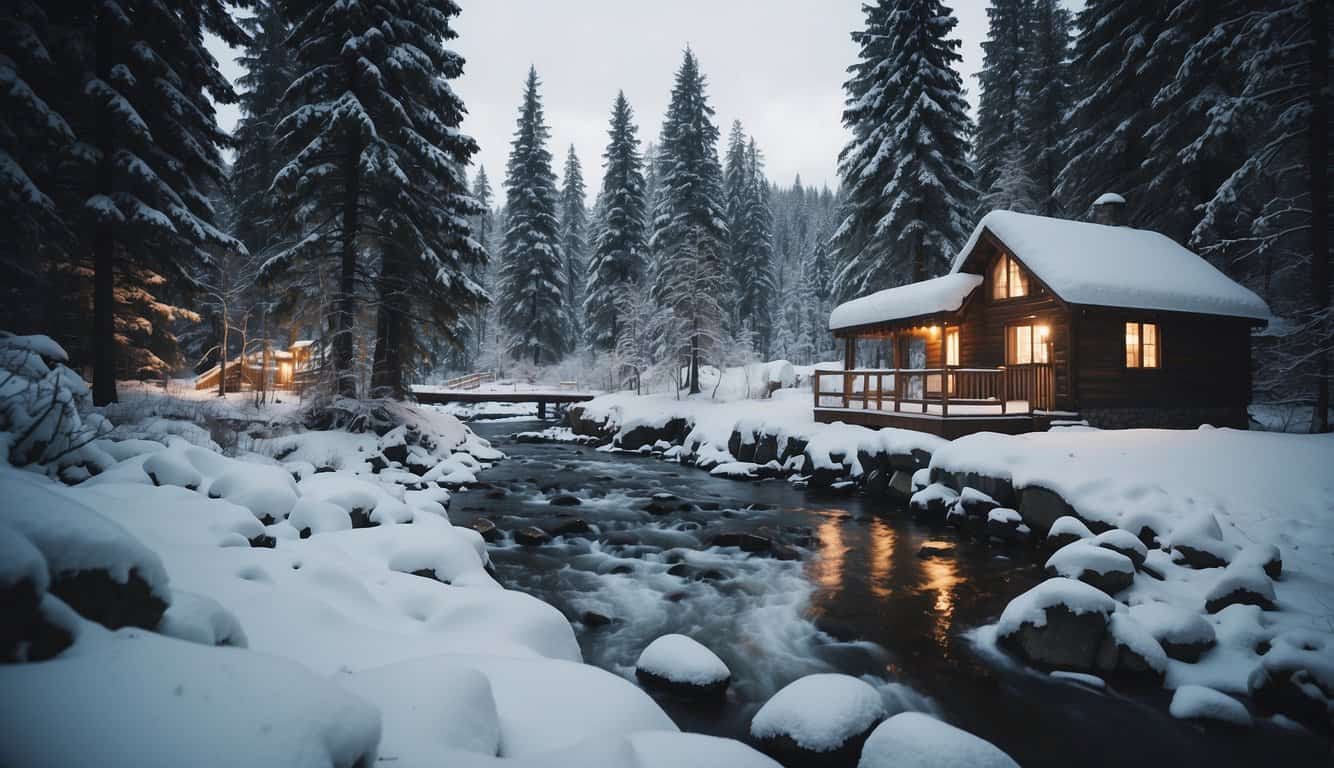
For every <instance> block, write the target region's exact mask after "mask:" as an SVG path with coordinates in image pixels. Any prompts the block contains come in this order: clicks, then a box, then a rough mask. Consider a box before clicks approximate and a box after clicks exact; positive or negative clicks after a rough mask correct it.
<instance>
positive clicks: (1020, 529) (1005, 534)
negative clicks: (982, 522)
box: [986, 507, 1028, 542]
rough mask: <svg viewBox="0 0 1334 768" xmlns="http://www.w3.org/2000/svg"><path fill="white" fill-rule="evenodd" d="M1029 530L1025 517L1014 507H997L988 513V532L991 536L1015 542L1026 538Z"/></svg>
mask: <svg viewBox="0 0 1334 768" xmlns="http://www.w3.org/2000/svg"><path fill="white" fill-rule="evenodd" d="M1027 532H1028V526H1027V525H1024V519H1023V518H1022V517H1020V516H1019V513H1018V512H1017V511H1015V510H1013V509H1009V508H1006V507H996V508H995V509H993V510H991V511H990V512H988V513H987V525H986V534H987V536H988V537H990V538H993V539H997V540H1000V541H1004V542H1015V541H1019V540H1020V539H1022V538H1024V537H1025V534H1026V533H1027Z"/></svg>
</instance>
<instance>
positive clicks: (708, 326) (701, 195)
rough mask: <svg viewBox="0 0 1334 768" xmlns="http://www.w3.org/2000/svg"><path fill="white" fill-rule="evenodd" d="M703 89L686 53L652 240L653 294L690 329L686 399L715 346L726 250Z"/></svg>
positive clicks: (661, 154) (714, 139)
mask: <svg viewBox="0 0 1334 768" xmlns="http://www.w3.org/2000/svg"><path fill="white" fill-rule="evenodd" d="M704 88H705V78H704V75H703V73H701V72H700V69H699V63H698V61H697V60H696V59H695V54H694V53H692V52H691V51H690V49H688V48H687V49H686V51H685V55H684V59H683V61H682V62H681V67H680V69H678V70H677V72H676V82H675V84H674V85H673V87H672V98H671V103H670V104H669V105H668V107H667V116H666V118H665V120H664V121H663V126H662V134H661V139H660V141H659V142H658V158H657V165H658V173H659V175H660V178H659V184H660V186H661V192H660V194H659V199H658V202H657V208H656V210H655V213H654V220H653V234H652V237H651V239H650V242H651V244H652V247H653V249H654V250H655V251H656V252H657V254H658V261H659V263H658V274H657V275H656V280H655V285H654V294H655V295H656V296H657V297H658V300H659V301H660V302H661V303H662V304H664V305H666V306H670V307H672V308H673V309H674V310H675V314H676V317H677V321H678V322H680V323H683V324H684V325H685V327H687V328H689V329H690V330H689V333H690V334H691V341H690V344H689V353H690V391H691V393H697V392H699V391H700V388H699V377H698V374H699V358H700V355H701V354H707V352H708V351H709V350H710V349H711V348H712V347H711V345H710V344H709V343H707V342H708V339H707V334H709V333H714V334H716V332H717V327H718V323H719V322H720V321H721V318H720V317H714V316H713V314H712V313H713V311H714V310H715V308H717V307H718V301H719V296H718V295H717V291H718V290H720V289H721V287H722V286H721V279H722V273H721V254H722V251H723V249H725V248H726V247H727V218H726V217H727V214H726V211H725V209H724V205H723V200H722V168H721V166H720V165H719V163H718V128H717V126H715V125H714V124H713V107H712V106H710V105H709V103H708V97H707V95H706V94H705V91H704ZM703 285H710V286H711V290H712V291H714V293H713V295H712V296H710V297H708V299H707V300H706V299H704V298H703V297H702V296H701V295H700V294H699V291H700V287H701V286H703Z"/></svg>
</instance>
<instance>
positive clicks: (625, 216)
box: [584, 93, 647, 349]
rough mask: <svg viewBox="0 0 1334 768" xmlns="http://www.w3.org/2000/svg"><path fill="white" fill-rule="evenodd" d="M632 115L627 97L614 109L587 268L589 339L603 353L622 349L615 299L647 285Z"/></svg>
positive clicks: (638, 163) (640, 177) (640, 170)
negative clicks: (616, 346) (640, 285)
mask: <svg viewBox="0 0 1334 768" xmlns="http://www.w3.org/2000/svg"><path fill="white" fill-rule="evenodd" d="M636 132H637V129H636V128H635V124H634V112H633V111H632V110H631V108H630V103H629V102H628V101H626V99H625V94H624V93H618V94H617V95H616V103H615V104H613V105H612V112H611V126H610V127H609V128H608V129H607V136H608V139H609V141H608V144H607V149H606V151H605V152H604V153H603V154H602V191H601V193H600V194H599V195H598V215H597V217H596V221H597V225H596V230H597V232H596V236H595V237H594V238H593V253H592V257H591V259H590V260H589V265H588V294H587V296H586V297H585V299H584V316H585V317H586V318H587V323H588V339H589V341H590V342H591V343H592V344H593V345H594V346H596V347H597V348H599V349H611V348H612V347H613V345H617V344H619V341H618V340H619V339H620V338H621V333H620V328H619V324H620V316H619V315H620V310H621V305H622V304H623V302H621V301H618V300H617V296H619V295H621V294H622V293H624V292H625V291H626V290H627V288H626V286H630V285H638V284H641V283H643V282H645V281H644V268H645V264H644V262H645V259H646V254H645V250H646V245H645V235H644V226H645V216H646V211H647V204H646V201H645V182H644V171H643V161H642V160H641V159H640V157H639V139H638V137H637V136H636Z"/></svg>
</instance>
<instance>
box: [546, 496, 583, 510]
mask: <svg viewBox="0 0 1334 768" xmlns="http://www.w3.org/2000/svg"><path fill="white" fill-rule="evenodd" d="M547 503H548V504H550V505H551V506H553V507H577V506H579V505H580V504H583V503H584V502H583V500H582V499H580V498H579V497H578V496H575V495H573V494H569V493H562V494H560V495H557V496H552V497H551V498H550V499H548V500H547Z"/></svg>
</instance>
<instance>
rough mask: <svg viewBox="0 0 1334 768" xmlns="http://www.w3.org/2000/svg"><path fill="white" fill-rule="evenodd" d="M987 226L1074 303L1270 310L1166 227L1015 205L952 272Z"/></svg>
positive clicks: (996, 217)
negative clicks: (1062, 215)
mask: <svg viewBox="0 0 1334 768" xmlns="http://www.w3.org/2000/svg"><path fill="white" fill-rule="evenodd" d="M983 232H991V234H992V235H994V236H995V237H996V238H997V239H998V240H1000V241H1001V242H1002V243H1004V244H1005V246H1006V248H1008V249H1009V250H1010V251H1011V252H1012V253H1014V254H1015V255H1016V256H1018V257H1019V260H1020V261H1022V262H1023V263H1024V265H1025V266H1027V267H1028V268H1029V269H1030V270H1031V271H1032V272H1033V274H1034V275H1035V276H1036V277H1037V278H1038V279H1039V280H1041V281H1042V282H1043V283H1045V284H1046V285H1047V286H1048V287H1050V288H1051V289H1052V290H1053V291H1054V292H1055V293H1056V295H1057V296H1060V297H1061V298H1062V299H1063V300H1065V301H1066V302H1069V303H1071V304H1090V305H1095V306H1110V307H1131V308H1134V309H1159V310H1167V311H1172V312H1196V313H1200V314H1206V315H1228V316H1232V317H1249V318H1254V319H1256V320H1267V319H1268V318H1269V316H1270V311H1269V306H1268V305H1266V304H1265V302H1264V300H1263V299H1261V298H1260V297H1259V296H1257V295H1255V293H1254V292H1252V291H1251V290H1250V289H1248V288H1245V287H1244V286H1242V285H1241V284H1239V283H1237V282H1235V281H1233V280H1232V279H1231V278H1229V277H1228V276H1226V275H1224V274H1223V273H1222V272H1220V271H1219V270H1218V269H1217V268H1215V267H1214V266H1213V265H1212V264H1210V263H1209V262H1208V261H1205V260H1204V259H1203V258H1201V257H1200V256H1198V255H1196V254H1195V253H1192V252H1191V251H1189V250H1187V249H1186V248H1183V247H1182V246H1181V245H1179V244H1177V243H1176V241H1174V240H1172V239H1171V238H1169V237H1167V236H1166V235H1163V234H1160V233H1158V232H1151V231H1148V230H1142V229H1131V228H1130V227H1113V226H1107V225H1103V224H1092V223H1089V222H1085V221H1074V220H1069V219H1054V218H1049V217H1046V216H1035V215H1032V214H1027V213H1015V212H1013V211H992V212H990V213H988V214H987V215H986V216H983V217H982V219H981V220H980V221H979V222H978V223H977V226H976V227H975V228H974V229H973V234H972V236H971V237H970V238H969V239H968V242H967V243H966V244H965V245H964V246H963V248H962V249H961V250H960V251H959V253H958V255H957V256H955V257H954V263H953V265H952V267H951V269H950V273H951V274H952V275H953V274H962V273H960V272H959V270H960V268H961V267H962V266H963V263H964V261H965V260H966V259H967V258H968V255H969V254H971V253H972V251H973V248H974V246H976V245H977V241H978V239H979V238H981V236H982V233H983ZM831 325H832V324H831Z"/></svg>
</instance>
